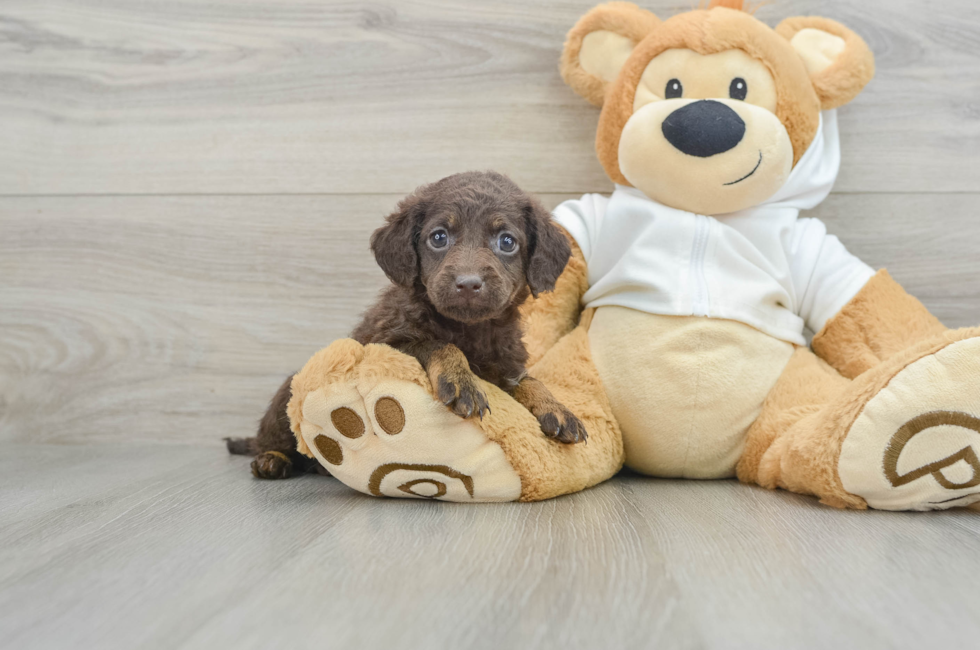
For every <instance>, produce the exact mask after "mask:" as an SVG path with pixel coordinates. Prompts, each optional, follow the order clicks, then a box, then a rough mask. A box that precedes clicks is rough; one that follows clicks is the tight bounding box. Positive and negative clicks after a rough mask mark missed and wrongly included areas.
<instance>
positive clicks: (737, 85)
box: [728, 77, 749, 101]
mask: <svg viewBox="0 0 980 650" xmlns="http://www.w3.org/2000/svg"><path fill="white" fill-rule="evenodd" d="M748 94H749V85H748V84H747V83H745V79H742V78H741V77H735V78H734V79H732V85H731V86H729V87H728V96H729V97H731V98H732V99H737V100H739V101H742V100H744V99H745V96H746V95H748Z"/></svg>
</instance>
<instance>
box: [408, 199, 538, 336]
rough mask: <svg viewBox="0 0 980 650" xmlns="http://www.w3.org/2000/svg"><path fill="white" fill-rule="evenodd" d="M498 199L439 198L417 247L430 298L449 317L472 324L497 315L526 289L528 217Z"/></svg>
mask: <svg viewBox="0 0 980 650" xmlns="http://www.w3.org/2000/svg"><path fill="white" fill-rule="evenodd" d="M512 207H513V206H509V205H502V204H500V203H499V202H496V201H493V202H491V201H477V202H474V201H471V200H468V199H462V200H460V198H458V197H455V198H454V197H445V198H444V199H443V200H437V201H436V202H435V204H434V205H433V206H432V208H431V209H430V210H428V211H427V213H426V216H425V218H424V219H423V223H422V226H421V228H420V230H419V239H418V243H417V244H416V249H417V253H418V257H419V276H420V280H421V282H422V285H423V286H424V287H425V290H426V295H427V296H428V297H429V301H430V302H431V303H432V304H433V306H434V307H435V308H436V309H437V310H438V311H439V313H441V314H443V315H444V316H448V317H449V318H452V319H453V320H458V321H461V322H464V323H472V322H477V321H481V320H485V319H487V318H493V317H494V316H497V315H498V314H500V313H501V312H503V311H504V310H505V309H507V307H508V306H510V305H511V304H513V303H514V302H515V301H516V300H517V299H518V297H520V298H524V297H525V296H524V295H521V294H526V292H527V276H526V271H525V267H526V259H525V255H524V254H523V253H524V250H525V249H526V248H527V243H528V242H527V234H526V233H525V232H524V223H523V222H524V215H523V213H522V212H521V211H520V210H516V211H515V210H514V209H512Z"/></svg>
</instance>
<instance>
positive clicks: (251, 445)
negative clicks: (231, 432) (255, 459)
mask: <svg viewBox="0 0 980 650" xmlns="http://www.w3.org/2000/svg"><path fill="white" fill-rule="evenodd" d="M224 440H225V444H227V445H228V453H229V454H235V455H236V456H255V455H256V454H258V453H259V447H258V444H256V439H255V438H254V437H252V438H225V439H224Z"/></svg>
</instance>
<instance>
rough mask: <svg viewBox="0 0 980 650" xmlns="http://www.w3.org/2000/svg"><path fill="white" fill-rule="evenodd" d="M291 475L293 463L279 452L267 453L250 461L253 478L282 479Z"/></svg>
mask: <svg viewBox="0 0 980 650" xmlns="http://www.w3.org/2000/svg"><path fill="white" fill-rule="evenodd" d="M292 475H293V461H291V460H289V456H287V455H286V454H284V453H282V452H279V451H267V452H265V453H262V454H259V455H258V456H256V457H255V460H253V461H252V476H254V477H255V478H267V479H273V480H276V479H284V478H289V477H290V476H292Z"/></svg>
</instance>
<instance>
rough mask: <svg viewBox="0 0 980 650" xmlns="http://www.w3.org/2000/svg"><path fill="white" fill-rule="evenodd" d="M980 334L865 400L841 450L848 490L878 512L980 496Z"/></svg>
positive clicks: (936, 506)
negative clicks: (977, 379) (979, 379)
mask: <svg viewBox="0 0 980 650" xmlns="http://www.w3.org/2000/svg"><path fill="white" fill-rule="evenodd" d="M978 376H980V338H977V337H976V336H974V337H973V338H967V339H965V340H959V341H956V342H954V343H951V344H950V345H947V346H946V347H943V348H942V349H941V350H939V351H938V352H935V353H934V354H929V355H927V356H924V357H922V358H920V359H918V360H916V361H914V362H913V363H911V364H909V365H908V366H906V367H905V368H904V369H903V370H901V371H900V372H899V373H897V374H896V375H895V376H894V377H893V378H892V379H891V380H890V381H889V382H888V385H887V386H886V387H885V388H884V389H883V390H881V391H880V392H879V393H878V394H877V395H875V396H874V397H873V398H871V400H869V401H868V403H867V404H866V405H865V407H864V409H863V410H862V412H861V414H860V415H859V416H858V418H857V419H856V420H855V422H854V424H853V426H852V427H851V429H850V431H849V433H848V436H847V438H846V439H845V440H844V443H843V446H842V447H841V454H840V461H839V465H838V471H839V475H840V479H841V483H842V484H843V487H844V489H845V490H847V491H848V492H850V493H852V494H856V495H858V496H861V497H862V498H864V499H865V500H866V501H867V503H868V505H869V506H870V507H872V508H877V509H881V510H943V509H946V508H952V507H960V506H965V505H969V504H971V503H974V502H977V501H980V382H977V381H976V378H977V377H978Z"/></svg>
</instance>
